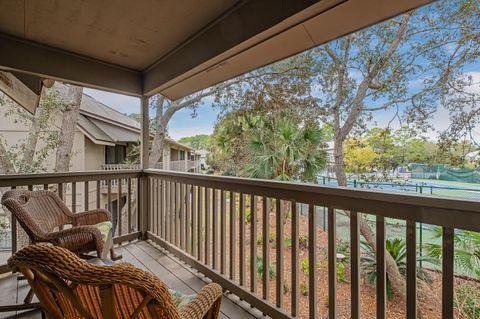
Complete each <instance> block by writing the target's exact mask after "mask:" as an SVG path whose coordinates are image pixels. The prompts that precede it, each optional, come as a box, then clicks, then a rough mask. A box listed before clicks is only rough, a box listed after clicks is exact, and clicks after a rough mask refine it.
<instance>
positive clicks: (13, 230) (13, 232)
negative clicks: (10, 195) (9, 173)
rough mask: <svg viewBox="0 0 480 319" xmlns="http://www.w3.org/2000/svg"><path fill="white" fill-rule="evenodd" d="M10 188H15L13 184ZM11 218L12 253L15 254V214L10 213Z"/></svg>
mask: <svg viewBox="0 0 480 319" xmlns="http://www.w3.org/2000/svg"><path fill="white" fill-rule="evenodd" d="M11 189H16V187H15V186H13V187H12V188H11ZM11 220H12V227H11V228H12V232H11V236H12V255H13V254H15V253H16V252H17V250H18V242H17V239H18V238H17V218H16V217H15V215H13V214H11Z"/></svg>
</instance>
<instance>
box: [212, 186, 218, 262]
mask: <svg viewBox="0 0 480 319" xmlns="http://www.w3.org/2000/svg"><path fill="white" fill-rule="evenodd" d="M212 192H213V195H212V196H213V204H212V212H213V218H212V220H213V221H212V223H213V227H212V229H213V235H212V240H213V248H212V268H213V269H217V268H218V265H217V261H218V211H217V208H218V205H217V201H218V190H216V189H212Z"/></svg>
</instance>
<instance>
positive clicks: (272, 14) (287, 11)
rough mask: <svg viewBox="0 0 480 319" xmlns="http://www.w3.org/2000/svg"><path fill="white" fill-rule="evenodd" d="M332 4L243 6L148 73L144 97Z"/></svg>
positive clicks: (287, 1) (258, 1)
mask: <svg viewBox="0 0 480 319" xmlns="http://www.w3.org/2000/svg"><path fill="white" fill-rule="evenodd" d="M322 2H329V3H332V4H336V3H338V2H341V1H340V0H339V1H332V0H322V1H318V0H282V1H279V0H255V1H246V2H243V3H242V5H241V6H239V7H236V8H235V9H234V10H232V11H230V12H229V13H228V14H226V15H224V16H223V17H221V18H220V19H218V20H217V21H216V22H214V23H212V24H211V25H209V26H208V27H207V28H206V29H204V30H201V31H200V32H199V33H197V34H196V35H195V36H194V37H192V38H191V39H189V40H188V41H187V42H185V43H184V44H182V45H181V46H179V47H178V48H176V49H174V50H173V51H172V52H171V53H170V54H167V55H166V56H165V57H163V58H161V59H160V60H159V61H157V63H155V64H154V65H153V66H152V67H150V68H149V69H147V70H146V71H145V72H144V93H146V94H147V95H151V94H153V93H158V92H159V91H160V90H162V88H161V86H162V85H164V84H165V83H167V82H169V81H170V80H172V79H175V78H176V77H178V76H180V75H182V74H184V73H185V72H187V71H189V70H191V69H193V68H194V67H196V66H198V65H200V64H202V63H204V62H205V61H208V60H210V59H212V58H214V57H216V56H218V55H220V54H221V53H224V52H225V51H227V50H229V49H231V48H233V47H235V46H237V45H239V44H241V43H242V42H244V41H247V40H248V39H251V38H253V37H255V36H257V35H258V34H260V33H262V32H264V31H266V30H267V29H269V28H271V27H273V26H275V25H277V24H278V23H280V22H282V21H284V20H285V19H287V18H289V17H290V16H292V15H294V14H296V13H298V12H300V11H302V10H304V9H305V8H308V7H309V6H312V5H314V4H316V3H322Z"/></svg>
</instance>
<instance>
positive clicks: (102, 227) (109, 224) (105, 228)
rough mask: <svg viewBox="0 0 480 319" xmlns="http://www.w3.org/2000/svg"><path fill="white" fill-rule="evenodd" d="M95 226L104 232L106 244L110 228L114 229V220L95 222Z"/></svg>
mask: <svg viewBox="0 0 480 319" xmlns="http://www.w3.org/2000/svg"><path fill="white" fill-rule="evenodd" d="M93 226H95V227H97V228H98V230H99V231H100V233H101V234H102V240H103V243H104V244H105V242H106V241H107V238H108V234H109V233H110V230H111V229H112V222H110V221H105V222H101V223H98V224H95V225H93Z"/></svg>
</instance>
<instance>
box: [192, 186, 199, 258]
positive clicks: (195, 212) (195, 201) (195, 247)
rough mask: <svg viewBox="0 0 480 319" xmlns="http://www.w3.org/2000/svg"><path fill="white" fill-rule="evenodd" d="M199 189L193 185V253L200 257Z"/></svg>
mask: <svg viewBox="0 0 480 319" xmlns="http://www.w3.org/2000/svg"><path fill="white" fill-rule="evenodd" d="M197 191H198V187H197V186H195V185H192V255H193V256H194V257H196V258H198V249H197V236H198V235H197V229H198V227H197V223H198V218H197V217H198V210H197Z"/></svg>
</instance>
